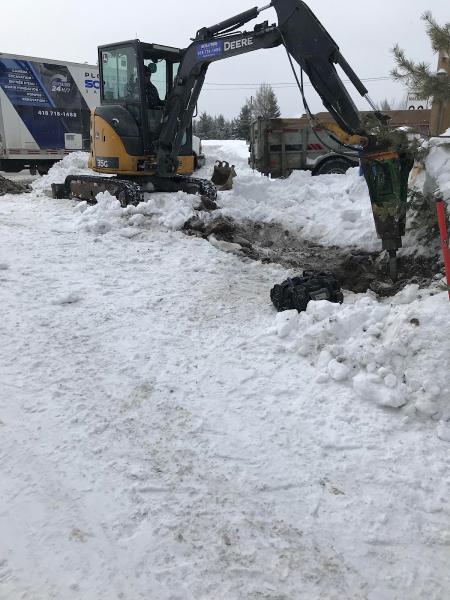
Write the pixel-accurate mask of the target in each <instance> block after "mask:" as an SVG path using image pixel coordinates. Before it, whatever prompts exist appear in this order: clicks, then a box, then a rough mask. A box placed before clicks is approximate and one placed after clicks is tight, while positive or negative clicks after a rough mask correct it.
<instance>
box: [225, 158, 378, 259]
mask: <svg viewBox="0 0 450 600" xmlns="http://www.w3.org/2000/svg"><path fill="white" fill-rule="evenodd" d="M221 205H222V214H223V215H224V216H230V217H233V218H235V219H237V220H245V219H251V220H253V221H262V222H265V223H280V224H281V225H283V226H284V227H286V229H289V230H290V231H292V232H300V231H301V233H302V236H303V237H305V238H306V239H308V240H311V241H315V242H319V243H321V244H323V245H325V246H329V245H333V246H356V247H359V248H363V249H365V250H369V251H371V250H377V249H378V248H379V245H380V243H379V240H378V238H377V234H376V231H375V226H374V221H373V216H372V209H371V204H370V199H369V193H368V190H367V186H366V182H365V181H364V179H363V178H362V177H360V176H359V172H358V169H351V170H350V171H349V172H348V173H347V174H346V175H323V176H319V177H312V175H311V173H310V172H307V171H296V172H294V173H292V175H291V176H290V177H289V178H288V179H277V180H269V179H267V178H264V177H261V176H259V175H247V176H246V175H244V176H241V177H239V178H238V179H237V180H235V185H234V190H233V192H232V193H231V194H222V195H221Z"/></svg>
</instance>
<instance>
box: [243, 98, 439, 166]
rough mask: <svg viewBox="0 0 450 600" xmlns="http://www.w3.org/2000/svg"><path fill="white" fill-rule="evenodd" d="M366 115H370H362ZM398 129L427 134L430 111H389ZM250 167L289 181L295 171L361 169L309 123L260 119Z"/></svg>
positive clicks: (256, 123) (326, 116)
mask: <svg viewBox="0 0 450 600" xmlns="http://www.w3.org/2000/svg"><path fill="white" fill-rule="evenodd" d="M362 114H367V113H362ZM385 114H387V115H389V116H390V117H391V124H392V125H393V126H395V127H402V126H405V127H411V128H412V129H413V130H416V131H418V132H419V133H424V134H428V133H429V124H430V116H431V111H429V110H397V111H386V112H385ZM316 117H317V120H318V121H319V122H327V121H328V122H332V118H331V116H330V115H329V114H328V113H319V114H317V115H316ZM249 164H250V166H251V167H252V168H253V169H255V170H256V171H259V172H260V173H263V174H265V175H268V176H271V177H274V178H278V177H288V176H289V175H290V174H291V173H292V171H295V170H310V171H312V172H313V175H320V174H327V173H344V172H345V171H346V170H348V169H349V168H351V167H354V166H357V165H358V160H357V158H356V157H355V156H354V153H353V152H352V151H350V150H347V149H345V148H343V147H342V146H340V145H339V144H338V143H337V142H336V141H335V140H334V139H333V138H331V137H330V136H329V135H328V134H327V133H326V131H325V130H322V131H321V132H320V133H319V135H316V134H315V133H314V131H313V130H312V128H311V125H310V122H309V119H308V118H307V117H301V118H299V119H261V118H260V119H257V120H255V121H254V122H253V123H252V125H251V130H250V158H249Z"/></svg>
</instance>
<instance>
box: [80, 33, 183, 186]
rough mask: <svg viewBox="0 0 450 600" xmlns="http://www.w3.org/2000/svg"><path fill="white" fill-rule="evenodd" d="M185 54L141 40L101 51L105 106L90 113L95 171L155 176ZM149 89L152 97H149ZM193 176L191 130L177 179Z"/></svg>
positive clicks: (102, 86) (175, 49)
mask: <svg viewBox="0 0 450 600" xmlns="http://www.w3.org/2000/svg"><path fill="white" fill-rule="evenodd" d="M180 61H181V50H180V49H179V48H171V47H168V46H159V45H157V44H145V43H143V42H140V41H139V40H131V41H128V42H120V43H116V44H110V45H107V46H101V47H100V48H99V66H100V94H101V106H100V107H98V108H96V109H95V111H94V112H93V114H92V123H91V135H92V142H91V168H92V169H93V170H94V171H96V172H97V173H114V174H116V175H120V176H133V177H135V176H139V175H141V176H152V175H153V174H154V163H155V152H156V143H157V141H158V138H159V133H160V130H161V126H162V115H163V109H164V105H165V102H166V98H167V96H168V94H169V93H170V91H171V89H172V86H173V81H174V78H175V76H176V74H177V72H178V68H179V65H180ZM149 89H151V90H152V93H151V94H150V93H149ZM193 171H194V155H193V150H192V127H189V128H188V129H187V131H186V134H185V137H184V140H183V143H182V145H181V148H180V156H179V169H178V173H179V174H185V175H189V174H191V173H192V172H193Z"/></svg>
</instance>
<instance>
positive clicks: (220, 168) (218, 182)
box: [211, 160, 237, 191]
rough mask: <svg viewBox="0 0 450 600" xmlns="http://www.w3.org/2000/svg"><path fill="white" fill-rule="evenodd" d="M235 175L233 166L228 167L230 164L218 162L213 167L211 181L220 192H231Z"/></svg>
mask: <svg viewBox="0 0 450 600" xmlns="http://www.w3.org/2000/svg"><path fill="white" fill-rule="evenodd" d="M236 175H237V174H236V170H235V168H234V165H231V167H230V163H228V162H227V161H220V160H218V161H216V164H215V165H214V173H213V176H212V177H211V181H212V182H213V183H214V185H215V186H216V187H217V189H218V190H220V191H224V190H231V189H233V179H234V178H235V177H236Z"/></svg>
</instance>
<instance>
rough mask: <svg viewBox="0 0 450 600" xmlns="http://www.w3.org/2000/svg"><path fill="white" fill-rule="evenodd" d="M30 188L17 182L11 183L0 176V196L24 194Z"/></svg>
mask: <svg viewBox="0 0 450 600" xmlns="http://www.w3.org/2000/svg"><path fill="white" fill-rule="evenodd" d="M30 191H31V188H30V186H29V185H28V184H26V183H22V182H19V181H11V179H6V177H2V175H0V196H4V195H5V194H24V193H27V192H30Z"/></svg>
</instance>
